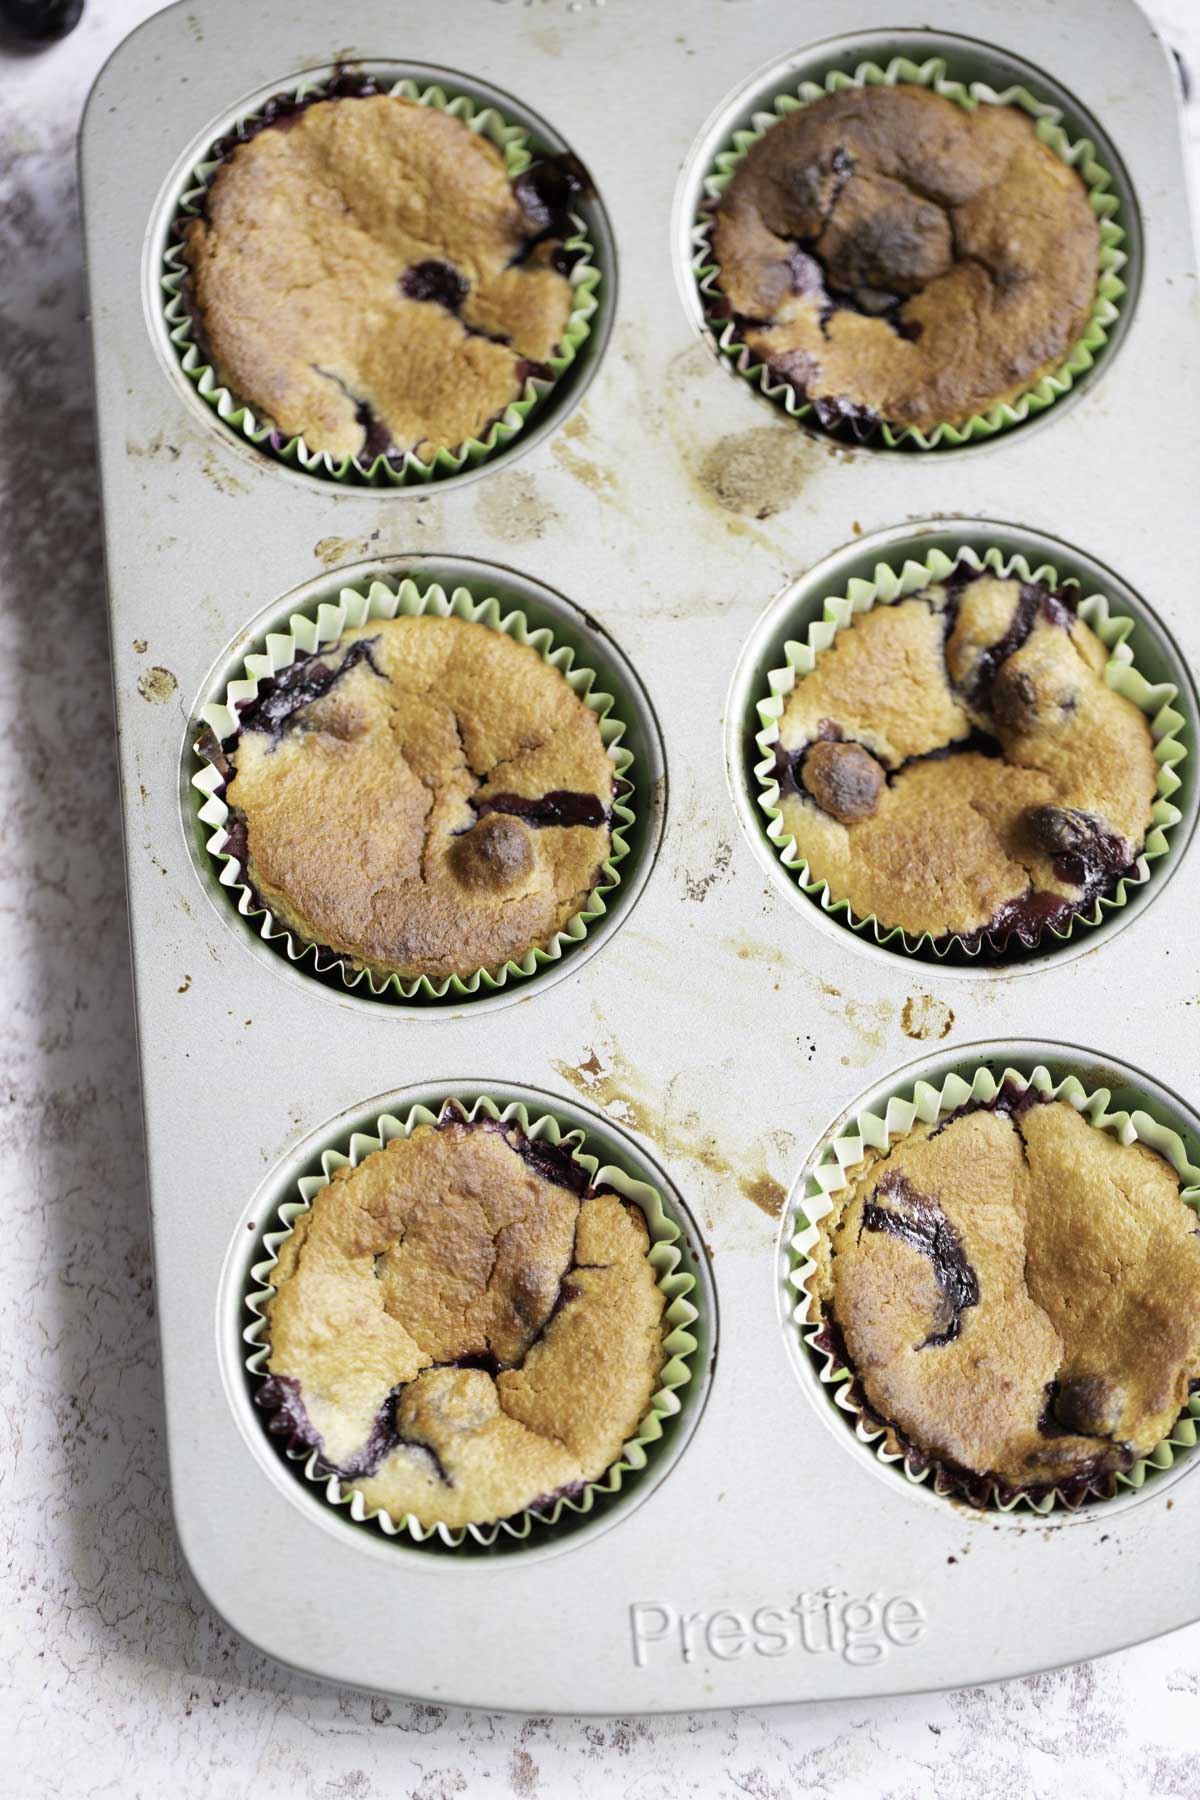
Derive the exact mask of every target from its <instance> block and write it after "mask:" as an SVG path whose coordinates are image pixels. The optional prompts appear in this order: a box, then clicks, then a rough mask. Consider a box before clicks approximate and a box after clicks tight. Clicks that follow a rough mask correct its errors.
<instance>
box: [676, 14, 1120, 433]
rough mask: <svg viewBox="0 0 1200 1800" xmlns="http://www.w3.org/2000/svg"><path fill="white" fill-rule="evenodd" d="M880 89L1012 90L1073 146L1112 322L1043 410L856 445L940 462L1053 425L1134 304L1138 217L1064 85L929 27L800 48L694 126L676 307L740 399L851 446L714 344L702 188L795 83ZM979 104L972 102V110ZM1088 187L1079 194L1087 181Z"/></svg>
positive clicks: (679, 208)
mask: <svg viewBox="0 0 1200 1800" xmlns="http://www.w3.org/2000/svg"><path fill="white" fill-rule="evenodd" d="M934 59H936V61H937V64H938V65H939V66H938V68H937V69H935V68H934V67H933V62H934ZM898 63H902V64H903V65H904V69H903V70H900V71H898V68H897V65H898ZM942 65H944V67H943V66H942ZM831 77H833V81H832V82H831V80H830V78H831ZM885 79H887V80H893V79H903V80H906V81H911V80H918V81H919V84H920V85H928V86H931V87H933V88H934V89H935V91H942V87H943V86H944V84H945V82H947V81H948V82H950V83H952V84H961V86H962V87H964V88H967V89H968V90H969V89H971V88H972V86H973V85H974V84H978V85H979V86H980V87H981V88H983V89H986V90H988V91H989V92H991V93H994V94H996V95H999V96H1004V95H1006V94H1009V93H1011V92H1013V91H1014V90H1019V91H1020V94H1021V99H1020V101H1019V102H1017V104H1019V106H1020V108H1021V110H1023V111H1027V112H1029V114H1030V115H1031V116H1034V117H1036V118H1038V119H1046V120H1047V122H1048V123H1051V124H1053V125H1055V126H1060V127H1061V129H1062V131H1063V132H1065V134H1066V138H1067V140H1068V142H1069V144H1070V145H1071V146H1074V147H1076V148H1075V151H1073V155H1074V157H1075V161H1076V166H1077V167H1082V166H1083V164H1084V163H1085V162H1086V163H1087V164H1088V166H1089V168H1092V166H1093V164H1094V165H1096V167H1095V171H1094V180H1095V182H1096V188H1095V191H1096V192H1098V193H1102V194H1104V195H1105V196H1106V198H1107V197H1111V199H1112V201H1113V202H1114V205H1113V206H1112V208H1111V209H1110V208H1109V207H1108V206H1107V204H1106V205H1105V208H1104V211H1103V212H1102V214H1101V217H1102V218H1103V219H1104V220H1105V221H1106V222H1108V223H1111V226H1112V227H1113V228H1115V229H1114V230H1113V231H1112V232H1111V233H1108V232H1107V231H1106V241H1107V248H1106V260H1107V261H1108V262H1109V263H1110V267H1109V268H1108V270H1107V271H1106V274H1105V285H1106V286H1107V287H1108V288H1110V289H1111V301H1110V304H1109V305H1108V306H1107V307H1106V308H1105V312H1106V315H1108V314H1111V315H1112V316H1111V317H1108V318H1107V323H1106V324H1105V325H1104V327H1103V341H1102V342H1100V343H1099V344H1097V345H1096V346H1095V347H1094V348H1093V349H1092V350H1091V351H1090V352H1089V354H1088V356H1087V358H1086V362H1087V365H1088V366H1086V367H1083V368H1081V369H1079V370H1078V372H1076V373H1075V374H1074V375H1073V377H1072V379H1071V382H1070V386H1069V389H1068V390H1067V391H1066V392H1065V393H1062V394H1060V395H1059V396H1058V397H1057V398H1055V399H1053V400H1051V401H1049V402H1047V401H1046V400H1041V401H1036V402H1034V403H1033V404H1032V405H1019V406H1018V407H1017V413H1018V415H1019V416H1017V417H1015V418H1014V419H1012V420H1011V421H1009V422H1006V423H1002V424H991V425H988V426H985V427H982V428H981V429H980V430H979V431H978V433H977V434H975V435H971V436H969V437H967V439H966V441H965V442H962V441H960V440H959V439H958V437H957V434H950V435H949V436H948V437H942V436H941V434H940V432H939V433H937V434H935V435H934V437H933V438H932V439H931V442H930V444H929V445H926V444H925V443H924V442H923V441H922V439H921V437H920V434H914V433H910V432H907V431H905V432H901V433H900V434H899V441H898V442H896V443H890V442H888V440H887V436H886V435H885V434H884V433H883V432H881V431H879V430H877V431H875V432H874V433H872V434H870V435H869V436H867V437H866V439H865V440H864V441H863V443H862V445H861V447H863V448H866V449H868V450H871V451H880V452H887V451H889V450H896V451H899V452H901V453H905V454H913V453H918V452H919V451H921V450H923V449H925V448H936V449H938V450H939V451H940V452H941V453H942V454H947V453H948V452H950V451H951V450H955V449H977V448H979V447H981V446H982V445H984V444H987V443H990V442H992V441H993V440H994V439H995V437H996V436H997V435H998V434H999V435H1003V434H1005V433H1007V432H1008V431H1011V430H1015V429H1018V428H1020V427H1026V428H1027V427H1028V426H1029V425H1030V424H1033V423H1036V422H1039V421H1049V420H1050V419H1054V418H1058V417H1059V416H1060V415H1061V413H1062V411H1063V409H1064V407H1065V406H1067V405H1068V404H1069V403H1070V402H1071V401H1072V400H1073V399H1075V398H1076V397H1077V396H1078V395H1079V393H1080V392H1082V391H1083V390H1084V389H1086V388H1087V387H1088V386H1089V385H1090V384H1091V383H1092V382H1094V381H1095V380H1096V379H1098V377H1099V376H1100V375H1101V374H1102V373H1103V371H1104V369H1105V367H1106V366H1107V365H1108V363H1109V362H1111V360H1112V357H1113V355H1114V354H1115V352H1116V350H1117V348H1118V346H1119V345H1120V342H1121V340H1122V337H1123V336H1124V333H1125V331H1126V329H1127V327H1128V324H1129V320H1130V317H1131V315H1132V312H1133V309H1134V307H1135V306H1136V304H1137V296H1138V289H1139V286H1140V283H1141V272H1142V226H1141V216H1140V213H1139V210H1138V205H1137V198H1136V195H1135V193H1134V190H1133V186H1132V183H1131V182H1130V179H1129V176H1128V174H1127V172H1126V170H1125V167H1124V165H1123V163H1122V161H1121V158H1120V156H1119V154H1118V152H1117V150H1116V147H1115V146H1114V144H1113V143H1112V141H1111V139H1110V138H1109V136H1108V135H1107V133H1106V132H1105V131H1104V130H1103V128H1102V126H1101V125H1100V124H1099V123H1098V121H1097V120H1096V118H1095V117H1094V116H1093V115H1092V114H1091V113H1090V112H1089V111H1088V109H1087V108H1086V107H1084V106H1082V105H1081V104H1080V102H1079V101H1078V100H1077V99H1076V98H1075V97H1074V95H1073V94H1072V93H1071V92H1070V91H1069V89H1068V87H1066V86H1064V85H1063V84H1062V83H1061V82H1059V81H1057V80H1055V79H1053V78H1052V77H1051V76H1049V75H1048V74H1047V73H1046V72H1045V71H1044V70H1043V69H1041V68H1038V67H1036V66H1035V65H1033V64H1031V63H1029V62H1027V61H1026V60H1025V59H1024V58H1023V57H1020V56H1017V55H1014V54H1013V53H1012V52H1011V51H1009V50H1007V49H1005V48H1002V47H1000V46H998V45H995V44H990V43H984V42H981V41H978V40H976V39H974V38H973V37H970V36H965V35H963V34H961V33H957V32H949V31H938V30H931V29H926V30H892V31H877V32H863V33H859V32H855V33H853V34H852V35H849V36H840V37H830V38H827V39H825V40H824V41H822V42H820V43H817V44H812V45H809V46H807V47H806V48H805V49H803V50H802V51H800V52H798V53H794V54H792V55H789V56H787V57H784V58H782V59H781V60H780V61H779V62H777V63H775V64H774V65H772V66H771V67H769V68H766V69H762V70H760V71H759V72H758V73H757V74H756V75H754V76H753V77H752V78H751V79H750V80H749V81H747V82H745V83H744V84H742V85H741V86H740V87H738V88H736V89H735V90H734V92H733V93H732V94H730V96H729V97H728V99H727V100H726V101H725V102H724V103H723V105H721V106H720V107H719V108H718V109H717V111H716V112H715V113H714V115H713V116H712V118H710V120H709V121H708V123H707V125H706V126H705V127H704V130H703V132H702V133H701V135H700V137H699V139H698V140H697V142H696V144H695V145H694V146H693V149H692V153H691V156H690V157H689V159H688V162H687V163H686V165H685V167H684V170H683V173H682V175H681V178H680V184H679V189H678V192H677V195H676V211H675V239H676V256H677V258H678V265H679V266H678V274H679V279H680V285H681V288H682V292H683V298H684V303H685V305H686V307H687V310H688V312H689V313H690V315H691V317H692V318H693V319H694V320H695V322H696V323H697V324H698V325H699V327H700V329H701V330H702V331H703V333H704V336H705V339H706V341H707V342H708V343H709V345H710V347H711V348H712V350H713V351H714V353H715V354H716V355H717V356H718V357H719V358H720V359H721V361H722V362H723V363H725V365H726V367H727V368H729V369H730V370H731V371H732V370H735V369H736V370H737V372H739V373H742V374H746V375H751V379H750V382H749V385H751V388H752V391H754V392H756V393H758V394H759V395H760V397H761V398H764V399H766V400H768V401H769V403H770V404H771V405H772V406H774V407H776V408H777V409H779V410H781V411H783V412H784V413H785V414H788V415H791V416H792V417H793V418H796V419H797V422H800V423H803V425H804V427H805V429H806V430H809V431H813V432H814V433H817V434H820V435H824V436H830V437H833V438H835V439H837V440H839V441H843V442H855V441H856V435H857V434H855V433H854V432H852V431H851V430H850V428H849V427H848V426H846V425H845V424H841V425H833V426H828V427H827V426H823V425H822V424H821V423H820V422H819V421H818V420H817V419H816V418H815V417H814V416H813V415H812V413H811V411H810V409H809V408H808V407H807V406H805V405H803V404H802V403H801V402H800V401H799V400H798V399H797V397H796V395H795V393H794V392H793V391H792V390H791V389H790V388H789V387H788V386H787V384H786V383H782V382H778V381H772V380H771V378H770V376H769V374H768V373H767V372H766V371H762V372H761V373H760V374H751V368H750V365H752V364H753V363H754V358H753V356H751V355H750V354H749V353H745V354H743V355H742V356H739V355H738V353H737V351H736V349H735V348H732V347H730V346H729V345H727V344H726V343H725V342H724V337H725V333H724V330H723V328H722V327H721V326H720V323H719V321H718V319H717V317H716V315H715V314H714V312H713V310H712V301H713V299H714V297H716V296H717V295H718V294H719V289H713V288H712V287H711V284H710V283H709V282H708V281H707V280H706V278H705V273H704V272H705V270H706V269H708V268H709V267H710V266H711V264H712V261H713V258H712V253H711V249H710V247H709V245H708V241H707V233H706V231H705V229H704V226H705V221H706V219H707V218H708V209H709V207H710V204H711V189H710V186H709V183H710V180H711V178H712V176H713V175H714V174H715V173H716V172H717V171H718V169H719V167H720V164H719V160H718V159H719V158H720V157H721V156H722V154H723V153H725V152H728V151H729V150H731V149H734V148H738V149H740V148H743V147H744V146H745V145H746V144H748V142H749V141H750V134H751V132H754V131H757V130H759V129H760V128H761V122H762V121H763V120H764V119H766V118H767V117H769V116H770V115H771V113H772V110H773V102H774V101H775V99H776V97H777V96H780V95H785V96H787V95H794V94H796V92H797V90H798V89H800V88H801V87H802V86H803V85H804V84H813V86H814V87H816V88H821V87H825V88H826V89H827V91H836V85H837V84H838V83H841V84H842V85H846V84H849V83H855V84H862V85H865V86H873V85H876V84H878V83H880V82H882V81H884V80H885ZM986 103H987V102H986V101H983V100H980V101H977V102H976V104H986ZM1084 146H1087V147H1088V148H1090V149H1094V152H1095V154H1094V157H1090V156H1089V155H1088V154H1087V152H1086V150H1085V149H1084ZM1101 171H1102V172H1103V173H1102V174H1101ZM1088 185H1089V188H1091V186H1092V182H1091V181H1089V183H1088ZM1122 290H1123V291H1122ZM743 364H745V367H743Z"/></svg>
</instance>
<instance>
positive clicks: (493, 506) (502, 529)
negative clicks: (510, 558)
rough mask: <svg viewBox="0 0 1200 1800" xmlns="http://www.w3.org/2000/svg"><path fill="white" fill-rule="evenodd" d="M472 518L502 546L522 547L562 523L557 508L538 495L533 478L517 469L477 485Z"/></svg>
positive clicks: (498, 474) (499, 473)
mask: <svg viewBox="0 0 1200 1800" xmlns="http://www.w3.org/2000/svg"><path fill="white" fill-rule="evenodd" d="M475 516H476V518H477V519H478V520H479V523H480V524H481V525H482V526H483V527H484V529H485V530H486V531H490V532H491V534H492V536H493V537H497V538H499V539H500V541H501V543H504V544H526V543H529V542H530V541H531V540H532V539H535V538H541V537H545V535H546V529H547V527H548V526H553V525H557V524H558V523H559V522H560V521H561V519H562V514H561V513H560V512H559V511H558V508H557V507H555V506H552V505H551V503H550V501H549V500H546V499H543V497H542V495H541V494H540V493H539V492H538V485H537V482H536V481H535V480H534V479H533V476H532V475H527V474H525V473H524V471H522V470H520V469H513V470H507V471H503V472H500V471H498V472H497V474H496V476H495V478H494V479H493V480H492V481H490V482H483V483H482V484H481V486H480V488H479V498H478V499H477V500H476V502H475Z"/></svg>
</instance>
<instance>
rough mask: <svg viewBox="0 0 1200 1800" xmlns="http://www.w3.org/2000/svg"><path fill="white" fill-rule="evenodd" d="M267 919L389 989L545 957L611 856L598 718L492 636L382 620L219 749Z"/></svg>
mask: <svg viewBox="0 0 1200 1800" xmlns="http://www.w3.org/2000/svg"><path fill="white" fill-rule="evenodd" d="M209 755H210V760H212V761H213V762H214V763H215V764H216V766H217V768H218V770H219V772H220V773H221V775H222V776H223V778H224V783H225V785H224V798H225V801H226V804H227V806H228V807H229V809H230V818H229V821H228V825H227V832H228V837H227V841H226V844H225V851H226V853H227V854H229V855H232V856H234V857H236V858H237V860H238V861H239V863H240V864H241V867H242V870H243V873H244V875H245V878H246V880H247V882H248V884H249V886H250V888H251V890H252V893H253V896H254V899H255V902H256V903H257V904H258V905H261V906H263V907H266V908H268V909H269V910H270V911H271V913H272V914H273V915H274V916H275V918H276V920H277V921H278V922H279V924H280V925H282V926H283V927H285V928H286V929H287V930H289V931H291V932H292V933H293V934H294V935H295V936H297V937H299V938H301V939H302V940H304V941H305V942H308V943H311V944H316V945H319V946H322V947H323V948H325V949H326V950H328V951H330V952H332V953H333V954H334V955H336V956H339V957H343V958H345V959H346V961H348V962H349V963H350V964H352V965H353V966H354V967H355V968H359V969H369V970H371V971H373V972H374V973H375V974H376V975H378V976H388V975H399V976H402V977H417V976H421V975H426V976H430V977H434V978H436V977H448V976H453V975H459V976H464V977H465V976H469V975H471V974H473V973H474V972H475V971H476V970H479V969H491V968H494V967H497V966H498V965H500V964H503V963H505V962H508V961H510V960H518V961H519V960H520V959H521V958H522V957H523V956H524V955H525V954H526V952H527V951H529V950H531V949H533V948H534V947H537V946H544V945H545V944H546V943H547V942H548V941H549V939H550V938H552V937H553V936H554V934H555V933H556V932H557V931H559V930H560V929H561V928H562V927H563V926H564V925H566V923H567V921H568V920H569V919H570V918H571V917H572V916H573V915H574V914H575V913H577V912H578V911H579V910H580V908H581V907H582V906H583V905H584V903H585V901H586V899H587V896H588V893H589V891H590V890H591V889H592V887H593V886H594V885H595V883H596V880H597V878H598V875H599V873H600V871H601V868H602V865H603V863H604V860H605V858H606V857H607V856H608V854H609V851H610V848H611V843H612V831H611V807H612V803H613V796H614V779H615V778H614V772H613V764H612V762H611V760H610V758H609V756H608V753H607V751H606V750H605V747H604V743H603V740H602V738H601V735H600V727H599V725H598V723H597V721H596V716H595V714H594V713H593V712H591V711H590V709H589V708H588V707H587V706H585V704H584V702H583V701H582V700H581V699H580V698H579V697H578V696H577V695H576V694H575V692H574V691H573V690H572V688H571V687H570V685H569V684H568V682H567V681H566V679H565V678H564V676H563V675H562V674H561V673H560V672H559V671H558V670H557V669H556V668H554V667H552V666H551V665H550V664H549V663H546V662H543V661H542V659H541V657H540V656H539V655H538V654H537V652H536V650H534V649H533V648H532V647H531V646H529V645H527V644H518V643H517V642H516V641H515V639H513V638H511V637H508V636H506V635H505V634H504V633H503V632H501V631H496V630H493V629H491V628H490V627H489V626H487V625H483V624H478V623H473V622H470V621H467V620H463V619H458V618H453V617H451V618H443V617H438V616H435V615H422V616H419V617H416V618H397V619H374V620H372V621H370V623H368V624H366V625H360V626H355V627H353V628H351V629H349V630H347V631H346V632H344V633H343V635H342V636H341V638H340V639H339V640H338V641H337V643H335V644H331V645H327V646H325V647H324V648H323V649H322V650H321V651H320V652H319V654H317V655H315V656H309V657H300V658H298V659H297V660H296V661H295V662H294V663H293V664H292V665H291V666H290V667H289V668H287V669H284V670H282V671H281V672H280V674H279V675H277V676H276V677H275V678H274V679H273V680H268V681H265V682H263V683H262V684H260V687H259V691H258V695H257V697H256V699H255V700H254V702H253V703H252V704H251V705H250V706H248V707H246V708H245V709H243V710H242V711H241V712H240V717H239V731H238V734H237V736H236V737H235V738H234V739H232V740H231V741H227V743H226V745H225V746H224V748H223V749H222V750H216V749H214V748H213V747H210V750H209Z"/></svg>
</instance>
